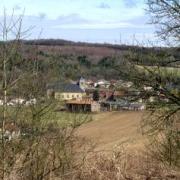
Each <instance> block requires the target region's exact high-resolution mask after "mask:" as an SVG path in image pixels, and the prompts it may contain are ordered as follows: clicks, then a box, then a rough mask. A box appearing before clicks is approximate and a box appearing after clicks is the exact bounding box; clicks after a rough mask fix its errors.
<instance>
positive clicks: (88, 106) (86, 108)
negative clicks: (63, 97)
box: [66, 99, 100, 112]
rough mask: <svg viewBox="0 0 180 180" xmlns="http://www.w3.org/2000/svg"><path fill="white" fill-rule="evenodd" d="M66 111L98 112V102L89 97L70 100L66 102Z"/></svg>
mask: <svg viewBox="0 0 180 180" xmlns="http://www.w3.org/2000/svg"><path fill="white" fill-rule="evenodd" d="M66 107H67V110H68V111H71V112H99V111H100V104H99V103H98V102H96V101H93V100H91V99H83V100H71V101H67V102H66Z"/></svg>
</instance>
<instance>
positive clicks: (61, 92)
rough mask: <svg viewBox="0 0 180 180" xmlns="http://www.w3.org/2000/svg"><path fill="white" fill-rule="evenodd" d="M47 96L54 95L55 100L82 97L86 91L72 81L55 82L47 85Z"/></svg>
mask: <svg viewBox="0 0 180 180" xmlns="http://www.w3.org/2000/svg"><path fill="white" fill-rule="evenodd" d="M47 95H48V97H54V98H55V99H57V100H62V101H64V100H72V99H82V98H83V97H84V96H85V95H86V93H85V91H84V90H83V89H81V87H80V85H77V84H72V83H62V82H56V83H52V84H49V85H47Z"/></svg>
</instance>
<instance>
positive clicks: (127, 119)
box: [77, 112, 145, 151]
mask: <svg viewBox="0 0 180 180" xmlns="http://www.w3.org/2000/svg"><path fill="white" fill-rule="evenodd" d="M144 113H145V112H103V113H99V114H95V115H92V116H93V117H92V118H93V121H91V122H88V123H86V124H83V125H82V126H81V127H80V128H79V129H78V131H77V135H78V136H80V137H82V138H85V139H86V141H87V142H88V141H90V142H91V143H92V144H95V149H96V150H105V151H106V150H107V151H108V150H113V148H115V147H117V146H121V145H122V144H126V145H128V146H129V148H130V149H131V148H133V149H136V150H137V149H139V148H140V149H142V148H143V147H144V142H145V137H143V136H142V134H141V128H140V121H141V119H142V117H143V114H144Z"/></svg>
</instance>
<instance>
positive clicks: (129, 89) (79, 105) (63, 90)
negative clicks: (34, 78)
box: [47, 77, 150, 112]
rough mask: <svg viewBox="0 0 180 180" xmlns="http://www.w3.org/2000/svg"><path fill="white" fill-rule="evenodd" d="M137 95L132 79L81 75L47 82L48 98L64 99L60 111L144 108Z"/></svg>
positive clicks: (137, 91)
mask: <svg viewBox="0 0 180 180" xmlns="http://www.w3.org/2000/svg"><path fill="white" fill-rule="evenodd" d="M147 90H150V88H149V89H148V88H147ZM140 95H141V92H140V91H139V90H137V89H135V88H133V83H132V82H127V81H123V80H110V81H107V80H104V79H101V80H97V81H92V80H86V79H84V78H83V77H81V78H80V79H79V80H78V81H77V82H74V81H72V82H71V83H61V82H55V83H51V84H48V85H47V96H48V98H54V99H56V100H59V101H61V102H64V104H63V106H61V108H60V110H64V111H70V112H100V111H120V110H145V103H144V102H143V99H142V98H141V97H140ZM134 99H136V100H135V101H134Z"/></svg>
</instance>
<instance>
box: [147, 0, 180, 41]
mask: <svg viewBox="0 0 180 180" xmlns="http://www.w3.org/2000/svg"><path fill="white" fill-rule="evenodd" d="M147 4H148V12H149V13H150V15H151V19H152V21H151V23H152V24H156V25H157V27H158V30H157V33H158V36H160V37H162V38H163V40H168V38H170V39H171V40H170V41H171V43H172V41H176V43H178V44H179V41H180V1H179V0H147ZM173 43H174V42H173Z"/></svg>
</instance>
